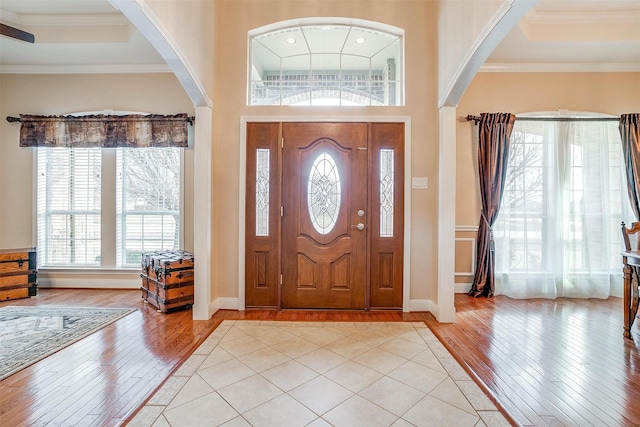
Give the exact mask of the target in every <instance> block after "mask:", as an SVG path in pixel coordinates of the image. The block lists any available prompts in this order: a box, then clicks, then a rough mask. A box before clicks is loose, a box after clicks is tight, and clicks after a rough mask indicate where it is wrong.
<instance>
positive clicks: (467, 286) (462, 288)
mask: <svg viewBox="0 0 640 427" xmlns="http://www.w3.org/2000/svg"><path fill="white" fill-rule="evenodd" d="M470 290H471V283H456V284H455V285H454V286H453V292H455V293H456V294H468V293H469V291H470Z"/></svg>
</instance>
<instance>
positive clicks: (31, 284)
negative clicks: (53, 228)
mask: <svg viewBox="0 0 640 427" xmlns="http://www.w3.org/2000/svg"><path fill="white" fill-rule="evenodd" d="M37 272H38V270H37V269H36V249H35V248H25V249H0V301H8V300H12V299H18V298H28V297H33V296H36V295H37V292H38V288H37V286H38V283H37V282H38V280H37V277H36V276H37Z"/></svg>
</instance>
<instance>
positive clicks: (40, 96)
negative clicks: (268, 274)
mask: <svg viewBox="0 0 640 427" xmlns="http://www.w3.org/2000/svg"><path fill="white" fill-rule="evenodd" d="M0 94H1V96H0V117H2V120H1V121H0V248H15V247H26V246H35V245H36V236H35V226H34V222H33V220H34V213H33V212H34V208H35V203H34V196H33V190H34V171H33V165H34V160H33V153H34V151H33V150H32V149H24V148H19V147H18V138H19V133H20V124H18V123H14V124H11V123H8V122H7V121H6V120H5V119H4V118H5V117H6V116H18V115H19V114H42V115H50V114H67V113H73V112H82V111H103V110H105V109H111V110H120V111H139V112H148V113H157V114H176V113H182V112H185V113H188V114H190V115H192V114H193V106H192V104H191V102H190V100H189V98H188V97H187V96H186V94H185V92H184V90H183V89H182V87H181V86H180V84H179V83H178V81H177V80H176V79H175V77H174V76H173V75H172V74H111V75H104V74H89V75H12V74H2V75H0ZM192 153H193V152H192V151H191V150H186V151H185V186H186V194H185V218H186V221H185V247H186V248H189V247H190V246H192V244H193V224H192V221H191V218H193V209H192V206H193V173H192V168H193V155H192Z"/></svg>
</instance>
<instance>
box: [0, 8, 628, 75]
mask: <svg viewBox="0 0 640 427" xmlns="http://www.w3.org/2000/svg"><path fill="white" fill-rule="evenodd" d="M0 22H2V23H4V24H8V25H11V26H14V27H17V28H20V29H22V30H25V31H28V32H31V33H33V34H34V35H35V38H36V43H35V44H29V43H25V42H20V41H16V40H14V39H11V38H9V37H4V36H0V72H5V73H7V72H10V73H97V72H158V71H169V67H168V66H167V64H166V63H165V61H164V60H163V59H162V57H161V56H160V55H159V54H158V53H157V52H156V50H155V49H154V48H153V47H152V46H151V45H150V44H149V43H148V42H147V41H146V40H145V39H144V37H142V35H141V34H140V33H139V32H138V31H137V30H136V29H135V28H134V27H133V26H132V25H131V24H130V23H129V21H128V20H127V19H126V18H125V17H124V16H123V15H122V14H121V13H120V12H119V11H118V10H116V9H115V8H114V7H113V6H111V4H110V3H109V2H108V0H0ZM483 69H485V70H487V71H640V0H541V1H540V3H538V4H537V5H536V7H535V8H534V9H532V10H531V11H530V12H529V13H528V14H527V16H526V17H525V18H523V19H522V20H521V21H520V23H519V25H518V26H517V27H516V28H514V29H513V30H512V31H511V33H510V34H509V35H507V37H505V39H504V40H503V41H502V43H501V44H500V45H499V46H498V47H497V48H496V49H495V50H494V52H493V53H492V54H491V55H490V56H489V58H488V60H487V62H486V63H485V65H484V66H483Z"/></svg>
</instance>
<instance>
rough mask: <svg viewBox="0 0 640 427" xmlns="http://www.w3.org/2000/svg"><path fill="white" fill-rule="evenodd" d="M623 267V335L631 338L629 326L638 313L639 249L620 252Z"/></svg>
mask: <svg viewBox="0 0 640 427" xmlns="http://www.w3.org/2000/svg"><path fill="white" fill-rule="evenodd" d="M622 262H623V263H624V267H623V269H622V272H623V273H624V336H625V338H631V327H632V326H633V321H634V320H635V319H636V314H637V313H638V285H639V284H640V277H639V276H640V251H625V252H622Z"/></svg>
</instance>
